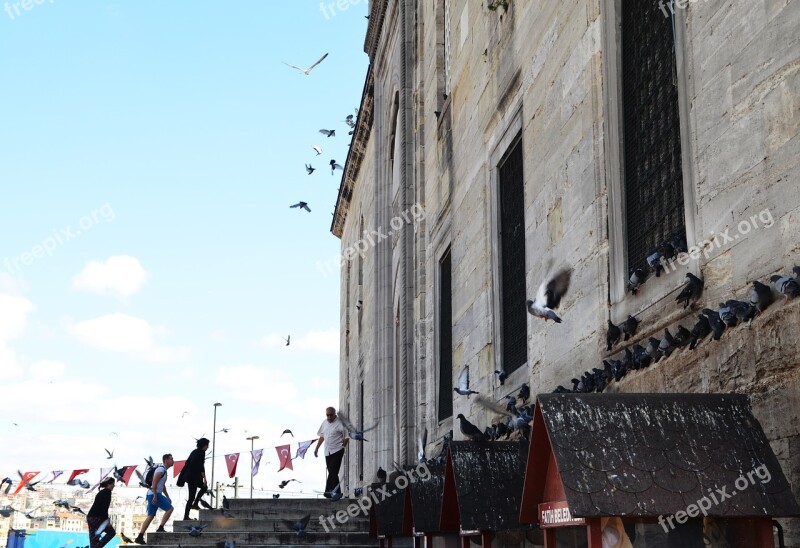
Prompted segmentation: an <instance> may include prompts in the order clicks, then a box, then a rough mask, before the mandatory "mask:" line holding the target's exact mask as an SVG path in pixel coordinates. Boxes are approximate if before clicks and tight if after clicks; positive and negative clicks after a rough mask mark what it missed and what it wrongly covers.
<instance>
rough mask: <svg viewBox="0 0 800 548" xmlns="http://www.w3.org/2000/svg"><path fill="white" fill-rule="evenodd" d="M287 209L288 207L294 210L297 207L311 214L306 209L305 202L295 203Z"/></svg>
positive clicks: (308, 209) (309, 210) (307, 208)
mask: <svg viewBox="0 0 800 548" xmlns="http://www.w3.org/2000/svg"><path fill="white" fill-rule="evenodd" d="M289 207H290V208H296V207H299V208H301V209H305V210H306V211H308V212H309V213H311V209H310V208H309V207H308V204H307V203H306V202H297V203H296V204H294V205H291V206H289Z"/></svg>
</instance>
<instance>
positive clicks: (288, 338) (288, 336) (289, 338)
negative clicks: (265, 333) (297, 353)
mask: <svg viewBox="0 0 800 548" xmlns="http://www.w3.org/2000/svg"><path fill="white" fill-rule="evenodd" d="M291 339H292V336H291V335H286V338H285V339H283V340H284V341H286V346H289V342H290V341H291Z"/></svg>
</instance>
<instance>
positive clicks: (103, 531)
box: [86, 478, 117, 548]
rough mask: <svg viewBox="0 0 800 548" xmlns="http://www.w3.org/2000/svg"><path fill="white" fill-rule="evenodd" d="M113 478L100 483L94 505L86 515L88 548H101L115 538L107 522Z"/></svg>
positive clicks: (109, 523) (112, 529)
mask: <svg viewBox="0 0 800 548" xmlns="http://www.w3.org/2000/svg"><path fill="white" fill-rule="evenodd" d="M115 483H116V482H115V481H114V478H106V479H104V480H103V481H101V482H100V491H98V492H97V495H96V496H95V497H94V504H92V507H91V508H90V509H89V513H87V514H86V523H87V524H88V525H89V546H90V548H103V546H105V545H106V544H108V543H109V542H111V540H112V539H113V538H114V537H115V536H116V534H117V532H116V531H114V528H113V527H112V526H111V522H110V521H109V520H108V509H109V507H110V506H111V491H113V490H114V485H115Z"/></svg>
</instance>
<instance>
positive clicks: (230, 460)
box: [225, 453, 239, 478]
mask: <svg viewBox="0 0 800 548" xmlns="http://www.w3.org/2000/svg"><path fill="white" fill-rule="evenodd" d="M238 462H239V453H231V454H230V455H225V464H227V465H228V477H229V478H232V477H233V476H235V475H236V464H237V463H238Z"/></svg>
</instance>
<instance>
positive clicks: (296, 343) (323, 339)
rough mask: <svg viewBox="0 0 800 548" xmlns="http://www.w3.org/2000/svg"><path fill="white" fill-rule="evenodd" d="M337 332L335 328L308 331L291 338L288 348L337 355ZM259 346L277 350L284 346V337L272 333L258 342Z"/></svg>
mask: <svg viewBox="0 0 800 548" xmlns="http://www.w3.org/2000/svg"><path fill="white" fill-rule="evenodd" d="M339 337H340V335H339V330H338V329H335V328H331V329H327V330H325V331H309V332H308V333H306V334H304V335H300V336H299V337H292V338H291V344H290V346H289V348H295V349H299V350H308V351H311V352H318V353H321V354H333V355H335V356H338V355H339ZM259 345H260V346H263V347H265V348H278V347H280V346H286V339H285V335H280V334H276V333H272V334H270V335H266V336H265V337H262V338H261V339H260V340H259Z"/></svg>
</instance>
